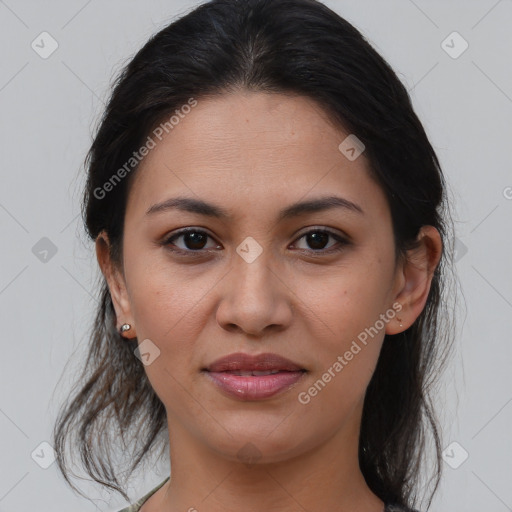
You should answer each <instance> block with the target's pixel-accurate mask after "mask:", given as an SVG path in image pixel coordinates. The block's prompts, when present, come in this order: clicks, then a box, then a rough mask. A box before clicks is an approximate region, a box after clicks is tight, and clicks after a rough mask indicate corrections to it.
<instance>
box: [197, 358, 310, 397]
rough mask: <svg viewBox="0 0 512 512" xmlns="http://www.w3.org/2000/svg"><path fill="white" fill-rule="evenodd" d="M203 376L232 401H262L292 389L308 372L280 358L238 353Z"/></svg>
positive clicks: (216, 363)
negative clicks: (233, 399) (234, 399)
mask: <svg viewBox="0 0 512 512" xmlns="http://www.w3.org/2000/svg"><path fill="white" fill-rule="evenodd" d="M203 372H204V373H205V375H206V376H207V377H208V378H209V381H210V382H212V383H213V384H214V385H215V386H216V388H217V389H218V390H220V391H221V392H222V393H223V394H225V395H227V396H229V397H231V398H237V399H239V400H262V399H265V398H270V397H272V396H274V395H276V394H278V393H280V392H282V391H285V390H287V389H290V388H291V387H292V386H293V385H294V384H296V383H297V382H298V381H299V380H300V379H301V378H302V377H303V376H304V374H305V373H306V372H307V370H306V369H305V368H302V367H300V366H299V365H298V364H296V363H294V362H293V361H290V360H289V359H286V358H284V357H281V356H278V355H277V354H269V353H267V354H259V355H257V356H251V355H248V354H243V353H238V354H231V355H229V356H226V357H223V358H220V359H217V360H216V361H215V362H214V363H212V364H211V365H209V366H208V367H207V368H203Z"/></svg>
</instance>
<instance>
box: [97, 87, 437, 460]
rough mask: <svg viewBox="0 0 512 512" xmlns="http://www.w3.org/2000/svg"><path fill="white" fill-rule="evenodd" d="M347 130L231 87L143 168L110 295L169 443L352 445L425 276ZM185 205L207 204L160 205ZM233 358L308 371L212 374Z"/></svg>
mask: <svg viewBox="0 0 512 512" xmlns="http://www.w3.org/2000/svg"><path fill="white" fill-rule="evenodd" d="M164 133H165V132H164ZM348 135H349V134H348V133H346V132H344V131H342V130H340V128H338V127H336V126H334V125H332V124H331V123H330V122H329V120H328V119H327V117H326V115H325V114H324V112H323V111H322V110H321V109H320V107H319V106H318V105H317V104H316V103H315V102H313V101H312V100H309V99H306V98H304V97H299V96H289V95H284V94H265V93H254V92H252V93H249V92H239V93H231V94H229V95H228V94H226V95H223V96H218V97H216V98H212V99H205V100H199V101H198V103H197V106H195V107H194V108H193V109H191V111H190V113H188V114H187V115H186V116H183V118H181V119H180V121H179V124H177V125H176V126H174V128H173V129H172V130H170V131H169V133H168V134H165V136H164V137H162V140H161V141H158V140H157V144H156V146H155V147H154V148H153V149H152V150H151V151H150V152H149V154H148V155H147V156H146V157H145V159H144V160H143V162H142V164H141V167H140V168H139V169H138V170H137V175H136V179H135V180H134V182H133V184H132V188H131V190H130V195H129V199H128V203H127V209H126V217H125V226H124V242H123V243H124V245H123V252H124V261H123V270H124V273H123V275H122V276H121V275H120V274H117V275H116V276H117V277H109V286H110V289H111V293H112V295H113V300H114V305H115V308H116V313H117V316H118V324H119V325H120V324H122V323H124V322H127V323H130V324H131V325H132V326H133V328H132V331H130V333H136V336H137V339H138V342H139V344H141V343H143V342H144V343H145V344H146V345H144V347H145V348H146V349H147V351H148V352H149V353H150V356H149V359H148V360H150V361H151V362H150V364H148V365H146V366H145V371H146V373H147V375H148V378H149V380H150V382H151V385H152V386H153V388H154V390H155V392H156V393H157V395H158V396H159V398H160V399H161V400H162V402H163V403H164V405H165V408H166V411H167V416H168V424H169V431H170V437H171V439H172V434H173V432H175V433H176V435H177V436H178V437H179V435H181V434H180V433H183V432H187V435H188V436H190V439H193V441H194V442H195V443H196V444H197V446H201V447H203V448H204V449H210V450H212V451H213V452H216V453H217V454H221V455H222V456H224V457H226V458H227V459H233V460H234V459H236V458H237V457H238V458H240V454H239V451H240V449H241V448H243V447H244V446H247V443H251V444H252V445H254V447H256V449H257V451H258V457H262V459H261V460H266V461H280V460H285V459H287V458H290V457H292V456H296V455H299V454H301V453H305V452H306V451H307V450H310V449H313V448H315V446H318V445H320V443H323V442H324V441H325V439H331V438H333V436H336V435H338V433H339V432H341V431H342V430H344V431H345V432H352V433H353V434H354V435H357V431H358V428H359V421H360V414H361V407H362V403H363V399H364V393H365V390H366V387H367V385H368V383H369V381H370V379H371V376H372V373H373V371H374V369H375V366H376V363H377V360H378V356H379V351H380V349H381V345H382V341H383V338H384V335H385V333H386V332H388V333H396V332H399V331H400V330H404V329H406V328H407V327H408V325H410V323H412V322H413V321H414V319H415V317H416V316H417V315H418V314H419V312H420V311H421V307H422V304H424V299H425V298H426V295H425V294H426V292H428V283H429V281H428V279H427V280H425V279H421V276H417V275H414V274H413V273H412V271H408V270H407V269H406V268H405V267H404V266H403V265H402V264H397V260H396V254H395V250H394V239H393V228H392V223H391V216H390V210H389V207H388V204H387V201H386V198H385V195H384V193H383V191H382V190H381V188H380V187H379V185H378V184H377V183H376V182H375V181H374V180H373V179H372V178H371V177H370V174H369V168H368V162H367V160H366V158H365V155H364V153H363V154H362V155H361V156H359V157H358V158H356V159H355V160H353V159H349V158H347V157H346V156H345V155H344V154H343V153H342V152H341V151H340V149H339V145H340V143H341V142H342V141H343V140H344V139H345V138H346V137H347V136H348ZM176 198H188V199H191V200H194V201H201V202H204V203H208V205H211V206H212V208H205V207H204V208H202V209H198V208H193V206H194V205H193V204H192V203H188V206H187V205H186V203H184V202H182V203H175V205H174V206H171V205H169V204H167V207H164V206H160V207H159V208H157V207H156V206H155V205H161V204H162V203H164V202H165V201H168V200H171V199H176ZM326 198H332V200H331V202H330V206H329V205H326V204H325V202H324V203H322V200H325V199H326ZM316 201H319V203H318V204H317V207H316V208H314V207H312V206H313V202H316ZM304 202H308V203H311V204H310V206H311V207H310V208H307V207H304V208H302V209H301V208H295V209H291V207H292V205H297V203H304ZM180 204H181V206H180ZM196 206H197V203H196ZM151 209H153V211H151V212H150V213H148V210H151ZM283 212H287V213H288V214H287V215H282V213H283ZM213 213H219V215H214V214H213ZM220 213H222V215H221V214H220ZM185 228H186V229H188V230H189V232H188V233H185V234H183V233H182V230H183V229H185ZM98 254H99V255H100V252H98ZM99 258H100V261H104V260H103V259H102V257H101V256H99ZM417 268H419V267H417ZM420 282H421V283H423V285H422V286H423V287H422V286H420V285H419V284H417V283H420ZM425 283H426V284H425ZM398 303H400V306H397V304H398ZM393 305H395V307H393ZM397 308H403V311H402V313H396V311H397ZM414 308H416V309H414ZM396 316H398V317H400V318H401V322H402V324H403V327H401V328H399V327H398V326H399V321H397V319H396ZM364 333H366V336H365V334H364ZM148 340H149V341H148ZM155 347H156V348H155ZM158 351H159V353H158ZM234 353H238V354H240V353H243V354H246V355H249V356H257V355H260V354H264V353H265V354H269V353H271V354H275V355H277V356H281V357H283V358H286V359H287V360H289V361H291V362H292V363H295V365H296V366H297V368H296V369H298V371H290V370H291V368H288V370H287V371H284V366H285V365H284V364H282V363H275V365H277V366H280V365H281V368H280V369H279V368H278V370H280V371H279V372H278V373H276V374H274V375H272V376H264V375H251V376H248V375H238V376H236V373H240V372H236V371H235V372H234V373H231V374H230V375H228V373H229V372H226V371H224V372H222V373H219V374H215V375H212V374H214V372H213V370H214V369H215V368H213V367H212V366H211V365H212V363H214V362H215V361H216V360H218V359H219V358H222V357H224V356H229V355H230V354H234ZM157 354H158V355H157ZM235 359H236V358H235ZM263 359H265V358H263ZM265 360H266V361H267V362H268V361H269V359H268V358H266V359H265ZM233 364H236V363H233ZM205 368H210V369H211V370H212V371H210V372H209V371H205ZM229 368H233V367H229ZM259 368H260V369H261V368H263V367H262V366H259ZM265 368H267V367H265ZM217 369H218V368H217ZM227 369H228V368H227V367H224V370H227ZM267 369H268V368H267ZM258 379H259V380H258ZM249 381H250V382H249ZM319 381H321V383H319ZM219 383H224V385H219ZM315 383H316V385H315ZM298 425H300V428H297V426H298ZM237 454H238V455H237Z"/></svg>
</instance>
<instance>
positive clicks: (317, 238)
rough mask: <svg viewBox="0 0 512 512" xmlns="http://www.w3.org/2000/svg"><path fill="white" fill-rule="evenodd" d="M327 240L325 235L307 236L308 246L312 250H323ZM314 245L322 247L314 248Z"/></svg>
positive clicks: (313, 234) (314, 234) (327, 236)
mask: <svg viewBox="0 0 512 512" xmlns="http://www.w3.org/2000/svg"><path fill="white" fill-rule="evenodd" d="M328 239H329V235H328V234H327V233H312V234H309V235H308V244H309V246H310V247H311V248H312V249H323V248H324V246H325V245H326V243H327V240H328ZM311 241H312V243H311ZM322 242H323V243H322ZM315 243H316V244H319V245H320V246H322V247H316V246H315Z"/></svg>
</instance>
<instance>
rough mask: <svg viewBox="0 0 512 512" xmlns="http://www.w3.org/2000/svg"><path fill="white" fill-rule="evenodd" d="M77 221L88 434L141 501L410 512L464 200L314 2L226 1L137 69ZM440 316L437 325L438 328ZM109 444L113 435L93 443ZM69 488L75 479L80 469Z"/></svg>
mask: <svg viewBox="0 0 512 512" xmlns="http://www.w3.org/2000/svg"><path fill="white" fill-rule="evenodd" d="M87 166H88V180H87V186H86V190H85V197H84V204H83V214H84V221H85V225H86V229H87V232H88V234H89V236H90V237H91V239H92V240H94V241H95V244H96V255H97V259H98V263H99V266H100V268H101V271H102V277H103V282H102V289H101V305H100V307H99V309H98V312H97V317H96V320H95V323H94V325H93V327H92V329H91V346H90V353H89V358H88V360H87V363H86V367H85V370H84V373H83V375H82V376H81V379H80V381H79V383H80V384H79V388H78V390H77V392H76V393H75V394H74V396H72V397H70V402H69V404H68V405H67V406H65V407H64V409H63V410H62V412H61V415H60V416H59V418H58V421H57V423H56V426H55V431H54V443H55V447H56V452H57V461H58V464H59V467H60V469H61V471H62V472H63V474H64V476H65V477H66V479H67V480H68V482H69V483H70V484H71V482H70V481H69V479H68V474H69V469H68V467H67V462H66V454H65V449H64V446H65V442H66V440H67V439H68V438H72V436H71V433H72V431H75V433H76V434H77V438H76V440H75V443H76V446H77V447H78V449H79V450H80V454H81V458H82V462H83V464H84V466H85V468H86V470H87V472H88V474H89V475H90V476H91V477H92V478H93V479H94V480H96V481H97V482H99V483H101V484H102V485H105V486H107V487H109V488H112V489H115V490H116V491H118V492H120V493H121V494H122V495H123V496H124V497H125V498H126V499H127V500H129V497H128V496H127V495H126V493H125V492H124V491H123V489H122V484H121V483H120V482H119V477H120V475H121V473H122V472H123V473H124V471H122V470H121V468H120V467H119V466H116V467H114V465H113V464H112V461H111V457H110V455H111V454H112V453H117V454H119V453H120V452H119V451H116V450H115V448H116V447H115V446H114V444H115V442H116V440H118V439H119V438H120V439H122V441H123V450H124V453H123V454H124V455H126V461H127V462H128V465H127V471H126V472H127V473H128V474H131V473H132V472H133V471H134V469H135V468H136V467H137V466H138V465H139V464H140V463H141V462H142V461H143V460H145V459H146V458H147V456H148V454H149V453H150V451H151V450H152V449H153V448H154V447H156V446H161V447H162V452H161V453H165V451H167V453H168V456H169V457H170V459H169V460H170V461H171V465H172V471H171V475H170V478H169V477H168V478H166V479H165V480H164V481H163V482H161V483H160V484H159V485H158V487H156V488H154V489H152V490H151V491H149V492H148V493H147V494H146V495H145V496H144V497H142V498H141V499H139V501H138V502H137V503H134V504H133V505H131V506H130V507H128V508H125V509H124V511H129V512H133V511H139V510H140V511H141V512H164V511H165V512H177V511H184V510H189V511H192V510H198V511H208V512H218V511H227V510H241V509H242V507H243V509H244V510H249V511H261V510H279V511H284V512H287V511H292V510H293V511H296V510H309V511H325V510H336V511H338V510H339V511H351V512H354V511H360V512H382V511H387V512H391V511H399V510H400V511H410V510H412V509H413V508H414V509H415V507H416V506H417V504H418V502H419V498H420V496H419V495H420V492H419V491H420V485H419V480H420V473H421V469H422V468H423V465H424V457H425V455H426V453H425V449H424V448H425V447H426V445H427V442H428V440H429V439H430V438H431V439H432V440H433V442H434V448H435V453H434V463H435V464H434V468H433V469H432V470H431V472H430V476H431V482H433V490H432V489H431V492H430V495H429V502H428V505H430V501H431V500H432V496H433V493H434V492H435V490H436V488H437V485H438V482H439V479H440V474H441V466H440V460H441V458H440V453H441V440H440V434H439V431H438V426H437V422H436V419H435V415H434V411H433V408H432V405H431V402H430V395H429V392H431V390H432V383H433V382H434V379H435V377H436V376H437V375H438V373H439V370H440V368H441V365H442V364H443V362H444V361H445V359H446V354H447V353H448V349H449V347H450V341H451V338H450V336H449V328H448V326H449V320H450V318H449V316H448V314H447V309H446V308H445V306H444V304H443V297H444V294H445V293H446V282H447V281H446V279H447V275H448V272H447V271H449V270H450V267H449V266H448V262H449V261H450V254H449V251H448V247H449V246H448V245H447V242H448V241H449V238H448V233H449V227H450V224H449V214H448V210H447V204H446V199H445V187H446V186H445V182H444V178H443V175H442V172H441V169H440V166H439V162H438V159H437V157H436V154H435V152H434V150H433V148H432V146H431V145H430V143H429V141H428V139H427V136H426V134H425V131H424V129H423V127H422V125H421V123H420V121H419V120H418V118H417V116H416V115H415V113H414V111H413V108H412V106H411V102H410V99H409V96H408V94H407V92H406V90H405V88H404V87H403V85H402V84H401V83H400V81H399V80H398V78H397V77H396V75H395V73H394V72H393V71H392V70H391V68H390V67H389V66H388V64H387V63H386V62H385V61H384V60H383V58H382V57H380V56H379V55H378V54H377V53H376V52H375V50H374V49H373V48H372V47H371V46H370V45H369V44H368V43H367V42H366V41H365V39H364V38H363V37H362V35H361V34H360V33H359V32H358V31H357V30H356V29H355V28H354V27H353V26H351V25H350V24H349V23H348V22H347V21H345V20H344V19H342V18H340V17H339V16H338V15H337V14H335V13H334V12H333V11H331V10H330V9H328V8H327V7H326V6H324V5H323V4H321V3H319V2H317V1H315V0H213V1H211V2H208V3H205V4H203V5H201V6H199V7H198V8H196V9H195V10H193V11H192V12H190V13H189V14H187V15H186V16H184V17H182V18H181V19H179V20H177V21H175V22H173V23H172V24H170V25H169V26H168V27H166V28H164V29H163V30H162V31H160V32H159V33H158V34H156V35H155V36H154V37H152V38H151V39H150V40H149V42H148V43H147V44H146V45H145V46H144V47H143V48H142V49H141V50H140V51H139V52H138V53H137V55H136V56H135V57H134V58H133V60H132V61H131V62H130V63H129V64H128V65H127V67H126V68H125V70H124V71H123V73H122V74H121V76H120V77H119V79H118V81H117V83H116V85H115V88H114V90H113V93H112V97H111V99H110V102H109V104H108V106H107V108H106V111H105V114H104V117H103V119H102V122H101V125H100V127H99V130H98V133H97V135H96V137H95V139H94V142H93V144H92V147H91V149H90V152H89V155H88V160H87ZM441 319H442V323H441ZM95 436H96V437H95ZM71 485H72V484H71Z"/></svg>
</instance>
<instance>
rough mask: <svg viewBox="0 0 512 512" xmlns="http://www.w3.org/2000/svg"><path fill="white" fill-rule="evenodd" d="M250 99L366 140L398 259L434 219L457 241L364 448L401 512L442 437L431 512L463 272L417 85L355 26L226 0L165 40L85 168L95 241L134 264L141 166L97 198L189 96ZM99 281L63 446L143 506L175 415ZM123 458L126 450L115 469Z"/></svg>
mask: <svg viewBox="0 0 512 512" xmlns="http://www.w3.org/2000/svg"><path fill="white" fill-rule="evenodd" d="M238 89H247V90H253V91H262V92H269V93H272V92H281V93H282V92H284V93H290V94H300V95H303V96H306V97H309V98H312V99H314V100H315V101H316V102H317V103H318V104H319V105H320V106H321V107H322V108H323V109H324V111H325V112H326V113H327V114H328V115H329V116H331V117H332V119H333V120H335V122H337V123H338V124H339V126H340V127H343V129H345V130H348V131H349V132H350V133H353V134H355V135H356V136H357V137H358V138H359V139H360V140H361V141H362V142H363V143H364V144H365V146H366V150H365V156H366V157H367V158H368V160H369V162H370V165H371V173H372V177H373V178H374V179H375V180H376V181H377V182H378V183H379V185H380V186H381V187H382V189H383V191H384V192H385V195H386V197H387V200H388V203H389V206H390V210H391V215H392V221H393V230H394V237H395V246H396V252H397V257H405V255H406V251H407V250H408V249H410V248H412V247H414V244H415V241H416V236H417V234H418V231H419V229H420V228H421V227H422V226H424V225H431V226H434V227H436V228H437V229H438V231H439V232H440V234H441V236H442V239H443V254H442V259H441V262H440V264H439V265H438V267H437V268H436V270H435V273H434V276H433V279H432V284H431V288H430V292H429V295H428V299H427V303H426V306H425V308H424V310H423V312H422V313H421V315H420V316H419V317H418V318H417V320H416V321H415V322H414V324H413V325H412V326H411V327H410V328H408V329H407V330H406V331H404V332H403V333H400V334H399V335H394V336H389V335H386V337H385V340H384V343H383V346H382V350H381V354H380V358H379V361H378V364H377V367H376V369H375V372H374V375H373V377H372V379H371V381H370V384H369V386H368V388H367V391H366V396H365V403H364V410H363V417H362V424H361V435H360V446H359V463H360V467H361V470H362V473H363V475H364V477H365V479H366V481H367V483H368V485H369V487H370V488H371V489H372V491H373V492H374V493H375V494H376V495H377V496H379V497H380V498H381V499H382V500H383V501H384V502H386V503H396V504H399V505H405V506H415V505H416V503H417V500H418V498H419V491H420V490H421V489H420V473H421V468H422V467H423V466H422V465H423V463H424V462H425V459H424V456H425V452H426V448H427V445H428V442H429V440H430V441H432V442H433V452H434V467H433V468H432V469H431V471H430V473H429V474H430V476H431V478H430V480H429V484H430V488H431V490H430V495H429V502H428V505H429V506H430V502H431V500H432V497H433V494H434V492H435V490H436V488H437V486H438V483H439V479H440V475H441V441H440V432H439V427H438V424H437V421H436V417H435V414H434V409H433V405H432V403H431V397H432V393H433V391H434V385H435V383H436V382H437V377H438V376H439V374H440V370H441V367H442V365H443V364H444V363H445V361H446V358H447V356H448V353H449V351H450V347H451V340H452V338H453V335H452V331H453V319H452V318H451V317H450V308H448V307H447V306H446V301H445V299H446V298H447V297H448V290H449V286H448V284H449V282H450V280H449V278H450V275H451V274H450V272H451V270H450V269H451V268H452V266H453V265H452V257H451V252H450V251H449V249H450V247H451V245H450V243H451V238H450V223H449V219H450V215H449V204H448V202H447V200H446V184H445V180H444V178H443V174H442V171H441V168H440V165H439V162H438V159H437V157H436V154H435V152H434V149H433V148H432V146H431V144H430V142H429V140H428V138H427V135H426V133H425V131H424V128H423V127H422V124H421V123H420V121H419V119H418V118H417V116H416V114H415V112H414V110H413V107H412V104H411V100H410V97H409V95H408V93H407V90H406V89H405V87H404V86H403V84H402V83H401V82H400V80H399V79H398V77H397V76H396V74H395V73H394V72H393V70H392V69H391V67H390V66H389V65H388V64H387V62H386V61H385V60H384V59H383V58H382V57H381V56H380V55H379V54H378V53H377V52H376V51H375V50H374V49H373V48H372V46H371V45H370V44H369V43H368V42H367V41H366V40H365V38H364V37H363V36H362V35H361V34H360V32H359V31H358V30H357V29H356V28H355V27H353V26H352V25H351V24H350V23H348V22H347V21H346V20H344V19H343V18H341V17H340V16H339V15H337V14H336V13H334V12H333V11H332V10H330V9H329V8H327V7H326V6H325V5H323V4H322V3H320V2H318V1H315V0H213V1H210V2H207V3H204V4H202V5H200V6H199V7H197V8H196V9H194V10H193V11H191V12H190V13H188V14H187V15H185V16H183V17H181V18H180V19H178V20H177V21H174V22H173V23H171V24H169V25H168V26H167V27H165V28H164V29H163V30H161V31H160V32H158V33H157V34H156V35H154V36H153V37H151V39H150V40H149V41H148V42H147V43H146V44H145V46H144V47H143V48H142V49H141V50H140V51H139V52H138V53H137V54H136V55H135V57H134V58H133V59H132V60H131V61H130V62H129V63H128V65H127V66H126V67H125V68H124V69H123V70H122V72H121V74H120V75H119V77H118V78H117V81H116V83H115V84H114V87H113V91H112V95H111V97H110V100H109V102H108V105H107V107H106V109H105V112H104V115H103V117H102V119H101V123H100V125H99V129H98V130H97V133H96V136H95V138H94V141H93V144H92V146H91V148H90V151H89V153H88V155H87V158H86V161H85V164H86V167H87V184H86V187H85V193H84V198H83V219H84V223H85V226H86V230H87V234H88V236H89V237H90V238H91V240H93V241H94V240H95V239H96V237H97V236H98V234H99V233H100V232H101V231H102V230H105V231H106V233H107V234H108V236H109V239H110V242H111V244H112V254H111V256H112V259H113V261H114V262H115V263H116V264H117V265H119V267H120V268H122V240H123V224H124V215H125V206H126V200H127V197H128V193H129V190H130V185H131V183H132V181H133V177H134V176H135V175H136V170H137V167H136V166H135V167H134V169H133V170H132V171H131V172H130V173H129V175H128V176H127V177H126V178H124V179H122V180H120V181H119V182H118V183H117V182H116V184H115V186H114V187H111V190H109V192H108V194H107V197H101V196H102V195H103V193H101V194H100V193H99V192H98V191H99V190H104V188H103V187H104V184H105V183H106V182H108V181H109V180H111V179H112V177H113V175H114V174H115V172H116V171H117V170H118V169H120V168H122V167H123V165H125V164H126V162H128V161H129V159H130V158H131V156H132V154H133V152H134V151H136V150H137V149H138V148H140V147H141V146H142V145H143V144H144V141H145V140H146V138H147V136H148V134H150V133H151V131H152V130H153V128H154V127H155V126H157V125H158V124H159V123H160V122H162V121H163V120H164V119H167V118H169V116H170V115H172V113H173V112H174V111H175V110H176V109H178V108H180V106H182V105H184V104H187V102H188V101H189V100H190V98H195V99H197V100H199V101H200V99H201V98H204V97H207V96H214V95H219V94H223V93H226V92H229V91H232V90H238ZM99 284H100V286H101V288H100V291H99V301H100V304H99V307H98V310H97V314H96V318H95V322H94V324H93V326H92V329H91V332H90V344H89V352H88V357H87V360H86V361H85V366H84V369H83V372H82V374H81V375H80V376H79V378H78V379H77V381H76V386H75V388H74V389H73V392H72V394H71V395H70V397H69V402H68V403H66V404H64V405H63V407H62V410H61V411H60V414H59V417H58V419H57V421H56V424H55V428H54V446H55V449H56V453H57V463H58V466H59V468H60V470H61V471H62V473H63V474H64V476H65V478H66V480H67V481H68V483H69V484H70V485H72V486H73V484H72V483H71V481H70V480H69V478H68V475H69V474H71V472H70V469H69V467H68V464H67V458H66V442H67V441H69V442H70V443H71V447H73V448H75V449H77V450H78V453H79V454H80V459H81V462H82V464H83V467H84V468H85V469H86V471H87V474H88V475H89V476H90V477H91V478H92V479H94V480H95V481H97V482H99V483H100V484H102V485H104V486H107V487H109V488H111V489H114V490H116V491H118V492H119V493H121V494H122V495H123V496H124V497H125V498H126V499H127V500H128V499H129V498H128V496H127V495H126V494H125V492H124V491H123V489H122V484H121V483H120V477H121V475H125V473H126V474H128V475H130V474H132V472H133V471H134V470H135V469H136V468H137V467H138V466H139V464H141V463H142V462H143V461H144V460H146V459H147V457H148V455H149V454H150V452H151V450H152V449H153V448H155V447H157V446H161V448H162V450H161V454H163V453H165V450H166V446H165V444H166V443H167V442H168V438H167V430H166V427H167V425H166V415H165V409H164V406H163V404H162V402H161V401H160V400H159V398H158V397H157V396H156V394H155V393H154V391H153V389H152V387H151V385H150V383H149V381H148V379H147V377H146V374H145V372H144V367H143V364H142V363H141V362H140V361H139V359H138V358H136V357H135V356H134V349H135V348H136V346H137V341H136V340H133V341H127V340H125V339H124V338H122V337H121V336H120V335H119V333H118V332H117V331H116V328H115V327H116V318H115V312H114V309H113V305H112V300H111V297H110V293H109V290H108V287H107V284H106V281H105V280H104V279H103V278H102V277H100V283H99ZM118 441H122V443H123V446H122V450H121V451H119V450H120V447H119V446H118ZM116 450H118V451H116ZM114 454H117V455H119V454H122V457H121V460H120V461H116V462H115V464H114V463H113V460H112V458H111V456H112V455H114ZM123 464H125V465H123ZM125 468H126V470H125ZM427 487H428V486H427ZM427 487H425V489H424V490H426V489H427ZM73 488H75V489H76V487H74V486H73Z"/></svg>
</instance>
